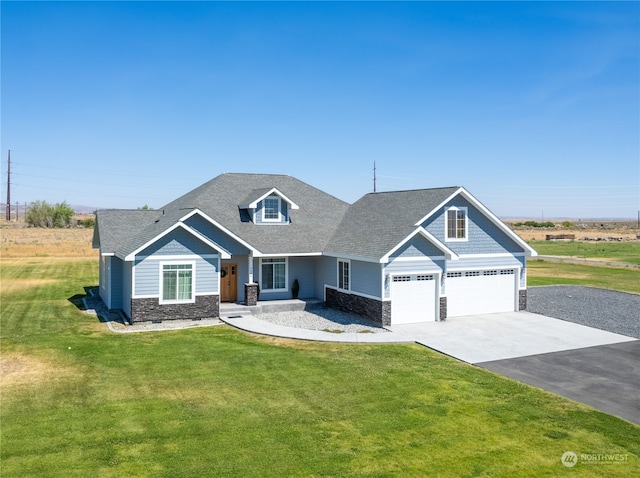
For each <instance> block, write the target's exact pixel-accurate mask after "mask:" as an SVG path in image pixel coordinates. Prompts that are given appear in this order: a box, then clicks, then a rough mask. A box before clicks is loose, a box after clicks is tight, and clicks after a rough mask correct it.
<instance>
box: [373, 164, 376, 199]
mask: <svg viewBox="0 0 640 478" xmlns="http://www.w3.org/2000/svg"><path fill="white" fill-rule="evenodd" d="M373 192H374V193H375V192H376V162H375V161H374V162H373Z"/></svg>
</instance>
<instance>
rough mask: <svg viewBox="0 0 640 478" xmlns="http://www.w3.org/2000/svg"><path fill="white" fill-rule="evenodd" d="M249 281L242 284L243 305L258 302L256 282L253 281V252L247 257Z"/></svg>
mask: <svg viewBox="0 0 640 478" xmlns="http://www.w3.org/2000/svg"><path fill="white" fill-rule="evenodd" d="M248 261H249V263H248V266H249V267H248V270H249V282H248V283H246V284H245V285H244V305H248V306H252V305H256V304H257V303H258V284H256V283H255V282H253V254H251V252H250V253H249V258H248Z"/></svg>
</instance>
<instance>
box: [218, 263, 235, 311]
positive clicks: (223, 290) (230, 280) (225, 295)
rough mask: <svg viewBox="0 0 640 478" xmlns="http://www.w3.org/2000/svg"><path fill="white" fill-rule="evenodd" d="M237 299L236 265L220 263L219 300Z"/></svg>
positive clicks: (230, 300)
mask: <svg viewBox="0 0 640 478" xmlns="http://www.w3.org/2000/svg"><path fill="white" fill-rule="evenodd" d="M236 300H238V265H237V264H222V265H221V266H220V301H221V302H235V301H236Z"/></svg>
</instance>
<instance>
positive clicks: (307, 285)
mask: <svg viewBox="0 0 640 478" xmlns="http://www.w3.org/2000/svg"><path fill="white" fill-rule="evenodd" d="M317 262H318V260H317V258H316V257H290V258H289V288H291V285H293V281H294V280H295V279H298V283H299V284H300V293H299V295H298V297H299V298H300V299H311V298H313V297H315V296H316V295H315V290H316V277H315V269H316V265H317Z"/></svg>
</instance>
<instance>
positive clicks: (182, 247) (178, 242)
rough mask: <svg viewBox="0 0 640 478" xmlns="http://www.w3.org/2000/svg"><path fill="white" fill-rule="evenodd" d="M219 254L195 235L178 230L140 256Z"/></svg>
mask: <svg viewBox="0 0 640 478" xmlns="http://www.w3.org/2000/svg"><path fill="white" fill-rule="evenodd" d="M213 253H217V251H216V250H215V249H213V248H212V247H211V246H209V245H208V244H205V243H204V242H202V241H201V240H200V239H198V238H197V237H196V236H194V235H193V234H190V233H189V232H187V231H185V230H184V229H181V228H178V229H175V230H173V231H172V232H170V233H169V234H167V235H166V236H164V237H163V238H161V239H159V240H158V241H156V242H154V243H153V244H151V245H150V246H149V247H147V248H146V249H144V250H143V251H141V252H140V253H139V254H138V256H150V255H153V254H159V255H163V256H177V255H186V254H198V255H201V254H213Z"/></svg>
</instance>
